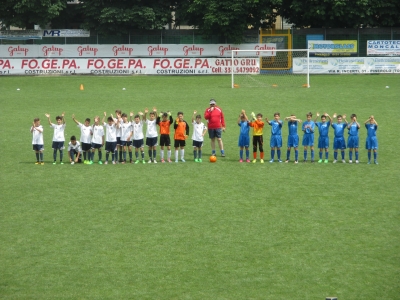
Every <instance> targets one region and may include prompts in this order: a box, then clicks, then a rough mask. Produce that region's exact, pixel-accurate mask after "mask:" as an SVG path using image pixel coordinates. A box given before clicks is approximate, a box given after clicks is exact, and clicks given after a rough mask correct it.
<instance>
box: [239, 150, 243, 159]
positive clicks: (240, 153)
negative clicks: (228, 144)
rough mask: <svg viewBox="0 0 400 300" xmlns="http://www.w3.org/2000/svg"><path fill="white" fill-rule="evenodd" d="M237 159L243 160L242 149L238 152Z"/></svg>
mask: <svg viewBox="0 0 400 300" xmlns="http://www.w3.org/2000/svg"><path fill="white" fill-rule="evenodd" d="M239 157H240V159H243V150H242V149H240V150H239Z"/></svg>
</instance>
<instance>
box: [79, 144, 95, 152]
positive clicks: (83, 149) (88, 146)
mask: <svg viewBox="0 0 400 300" xmlns="http://www.w3.org/2000/svg"><path fill="white" fill-rule="evenodd" d="M81 148H82V151H84V152H86V151H90V149H91V148H92V144H88V143H81Z"/></svg>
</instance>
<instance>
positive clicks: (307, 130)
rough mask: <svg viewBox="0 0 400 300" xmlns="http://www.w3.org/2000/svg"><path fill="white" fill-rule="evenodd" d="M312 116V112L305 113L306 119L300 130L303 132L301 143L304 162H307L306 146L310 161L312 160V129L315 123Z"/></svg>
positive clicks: (313, 129)
mask: <svg viewBox="0 0 400 300" xmlns="http://www.w3.org/2000/svg"><path fill="white" fill-rule="evenodd" d="M311 118H312V113H311V112H309V113H308V114H307V121H305V122H304V123H303V126H302V127H301V130H302V131H303V132H304V135H303V142H302V145H303V146H304V162H305V163H306V162H307V150H308V149H307V147H310V150H311V162H312V163H313V162H314V131H315V123H314V121H313V120H311Z"/></svg>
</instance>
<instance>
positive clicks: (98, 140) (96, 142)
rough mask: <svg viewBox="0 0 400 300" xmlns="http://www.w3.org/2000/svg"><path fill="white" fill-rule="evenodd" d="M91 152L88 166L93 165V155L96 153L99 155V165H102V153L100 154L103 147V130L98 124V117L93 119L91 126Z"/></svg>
mask: <svg viewBox="0 0 400 300" xmlns="http://www.w3.org/2000/svg"><path fill="white" fill-rule="evenodd" d="M92 132H93V135H92V152H91V158H90V162H89V164H90V165H91V164H93V160H94V153H95V152H96V149H97V152H98V155H99V165H102V164H103V162H102V161H101V158H102V153H101V148H102V147H103V145H104V128H103V126H102V125H101V124H100V117H99V116H96V117H94V124H93V126H92Z"/></svg>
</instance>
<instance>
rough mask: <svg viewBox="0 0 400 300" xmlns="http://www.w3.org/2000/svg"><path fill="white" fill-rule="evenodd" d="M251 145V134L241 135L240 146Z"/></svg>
mask: <svg viewBox="0 0 400 300" xmlns="http://www.w3.org/2000/svg"><path fill="white" fill-rule="evenodd" d="M249 145H250V136H248V135H239V141H238V146H239V147H246V148H248V147H249Z"/></svg>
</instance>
